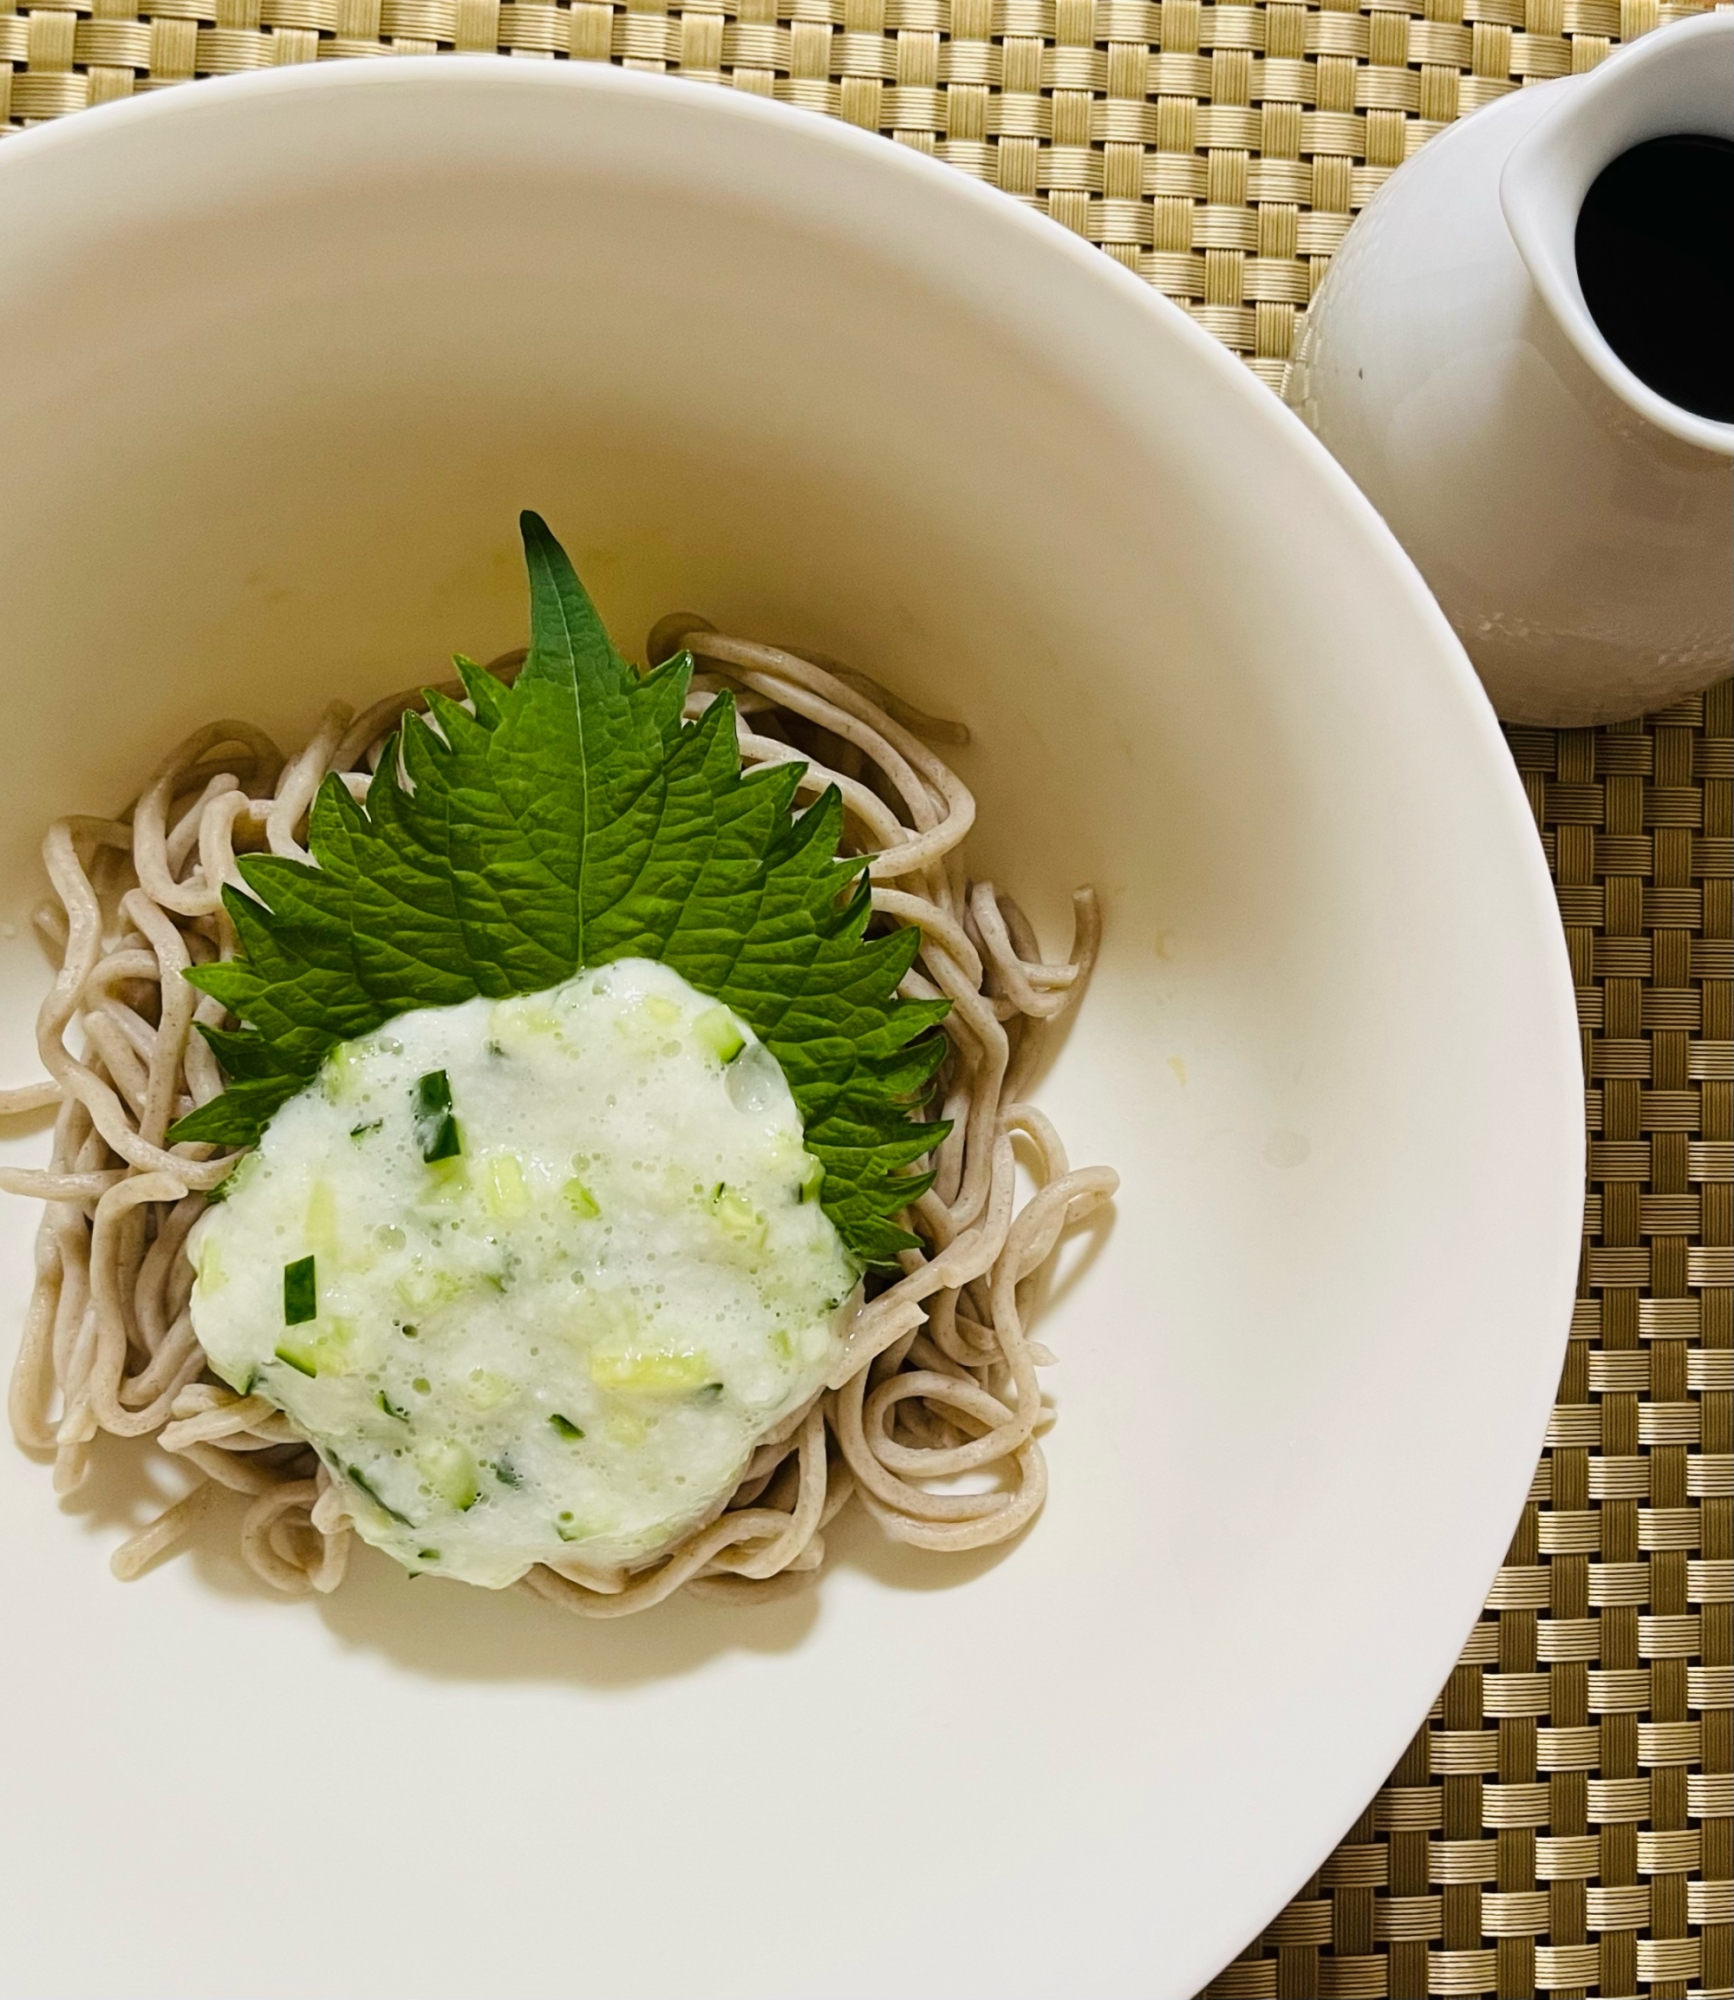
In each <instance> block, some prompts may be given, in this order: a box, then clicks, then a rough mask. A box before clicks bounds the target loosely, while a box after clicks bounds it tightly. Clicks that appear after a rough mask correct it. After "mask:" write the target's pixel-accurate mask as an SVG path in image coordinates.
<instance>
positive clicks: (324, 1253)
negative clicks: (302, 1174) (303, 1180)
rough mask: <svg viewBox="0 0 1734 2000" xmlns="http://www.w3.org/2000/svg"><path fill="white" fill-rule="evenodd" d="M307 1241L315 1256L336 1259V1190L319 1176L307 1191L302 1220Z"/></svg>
mask: <svg viewBox="0 0 1734 2000" xmlns="http://www.w3.org/2000/svg"><path fill="white" fill-rule="evenodd" d="M302 1226H303V1228H304V1229H305V1231H306V1234H307V1242H308V1245H309V1247H310V1248H311V1249H312V1251H313V1252H314V1254H315V1255H316V1256H320V1257H329V1258H330V1259H331V1260H332V1261H333V1262H334V1263H335V1261H336V1259H337V1190H336V1189H335V1188H334V1187H333V1186H332V1185H331V1183H330V1182H329V1181H328V1180H326V1179H325V1178H324V1177H323V1176H321V1177H320V1178H319V1179H318V1180H316V1181H315V1182H314V1183H313V1185H312V1187H311V1188H309V1189H308V1191H307V1215H306V1218H305V1220H304V1222H303V1225H302Z"/></svg>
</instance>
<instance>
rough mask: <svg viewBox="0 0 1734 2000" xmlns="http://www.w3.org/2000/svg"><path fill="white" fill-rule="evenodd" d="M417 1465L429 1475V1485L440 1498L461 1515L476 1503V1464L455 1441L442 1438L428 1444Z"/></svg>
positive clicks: (424, 1447) (418, 1458)
mask: <svg viewBox="0 0 1734 2000" xmlns="http://www.w3.org/2000/svg"><path fill="white" fill-rule="evenodd" d="M415 1462H416V1464H417V1465H419V1466H420V1467H421V1469H422V1471H423V1472H424V1473H425V1474H426V1475H427V1483H428V1484H429V1485H430V1486H431V1487H432V1488H433V1490H434V1491H435V1492H436V1493H437V1494H438V1495H439V1496H440V1498H441V1499H442V1500H444V1501H446V1502H448V1503H449V1504H450V1505H451V1506H453V1507H455V1508H456V1509H457V1510H458V1512H459V1513H460V1514H462V1513H465V1512H467V1511H468V1510H469V1509H470V1508H471V1507H473V1506H474V1505H475V1504H476V1495H477V1492H478V1491H479V1489H478V1487H477V1485H476V1461H475V1460H474V1458H472V1457H471V1455H470V1453H469V1451H468V1450H467V1449H466V1448H465V1447H464V1446H463V1445H461V1444H459V1443H458V1441H457V1440H456V1439H455V1438H441V1439H439V1440H438V1442H436V1443H432V1444H425V1445H423V1446H422V1448H421V1449H420V1450H419V1451H418V1452H417V1453H416V1455H415Z"/></svg>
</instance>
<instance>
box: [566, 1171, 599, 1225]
mask: <svg viewBox="0 0 1734 2000" xmlns="http://www.w3.org/2000/svg"><path fill="white" fill-rule="evenodd" d="M560 1199H561V1200H562V1201H563V1202H564V1203H565V1204H566V1206H567V1207H568V1208H569V1209H570V1210H571V1211H572V1213H573V1214H574V1215H575V1216H577V1217H578V1218H579V1220H580V1221H582V1222H594V1221H595V1220H596V1218H597V1216H599V1215H600V1214H601V1213H602V1211H601V1209H599V1208H598V1207H597V1206H596V1197H595V1196H594V1195H593V1194H592V1193H591V1192H590V1190H589V1189H588V1188H587V1187H586V1186H585V1185H584V1183H583V1182H582V1181H581V1180H579V1179H577V1178H576V1177H575V1176H574V1178H573V1179H571V1180H569V1181H568V1182H567V1183H566V1185H565V1186H564V1187H563V1188H561V1190H560Z"/></svg>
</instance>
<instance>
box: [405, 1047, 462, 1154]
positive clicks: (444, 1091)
mask: <svg viewBox="0 0 1734 2000" xmlns="http://www.w3.org/2000/svg"><path fill="white" fill-rule="evenodd" d="M415 1136H416V1139H417V1141H418V1142H419V1143H420V1146H421V1156H422V1158H423V1159H424V1160H426V1161H427V1162H428V1163H429V1165H430V1166H431V1165H432V1164H434V1163H435V1162H436V1161H439V1160H455V1159H456V1158H457V1157H458V1155H459V1154H460V1153H462V1151H463V1149H464V1146H463V1138H462V1135H461V1134H460V1133H459V1131H458V1121H457V1119H456V1118H454V1117H453V1115H452V1086H451V1079H450V1078H449V1077H448V1076H447V1075H446V1073H445V1071H444V1070H443V1069H430V1070H429V1071H428V1072H427V1074H426V1075H425V1076H422V1077H418V1078H417V1080H416V1086H415Z"/></svg>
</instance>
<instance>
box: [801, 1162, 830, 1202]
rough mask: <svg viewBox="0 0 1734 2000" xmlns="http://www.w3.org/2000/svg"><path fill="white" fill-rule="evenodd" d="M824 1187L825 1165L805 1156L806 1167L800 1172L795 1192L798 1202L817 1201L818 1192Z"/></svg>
mask: <svg viewBox="0 0 1734 2000" xmlns="http://www.w3.org/2000/svg"><path fill="white" fill-rule="evenodd" d="M824 1185H825V1163H824V1161H822V1160H816V1159H814V1158H813V1156H812V1154H811V1153H809V1154H808V1155H807V1162H806V1165H805V1166H804V1167H803V1168H802V1170H801V1179H800V1184H799V1186H798V1187H797V1189H796V1191H795V1198H796V1199H797V1200H798V1201H817V1200H818V1199H819V1190H820V1189H821V1188H822V1187H823V1186H824Z"/></svg>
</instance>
